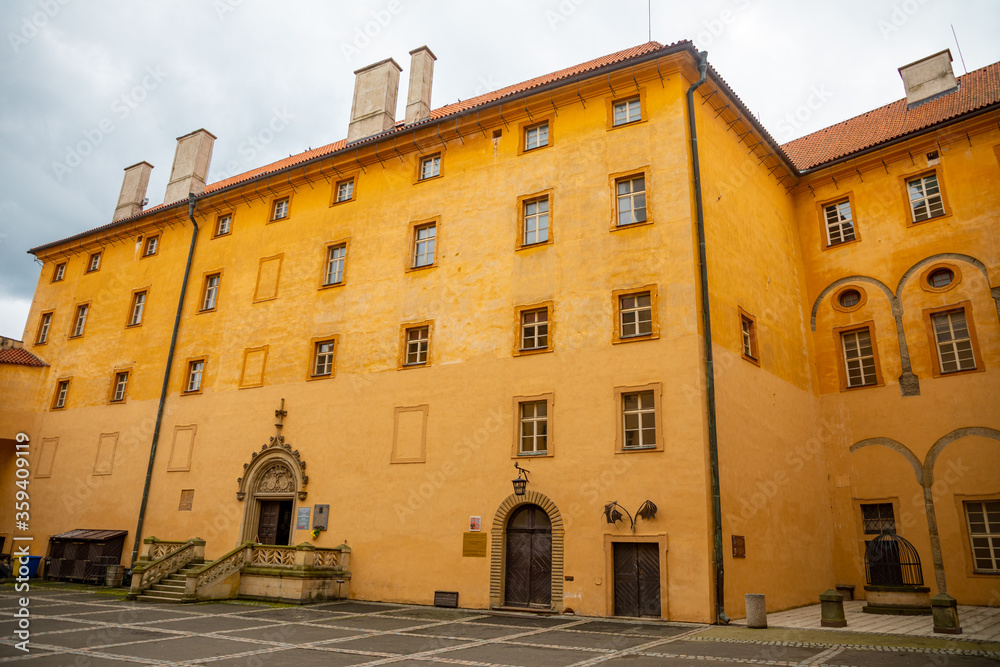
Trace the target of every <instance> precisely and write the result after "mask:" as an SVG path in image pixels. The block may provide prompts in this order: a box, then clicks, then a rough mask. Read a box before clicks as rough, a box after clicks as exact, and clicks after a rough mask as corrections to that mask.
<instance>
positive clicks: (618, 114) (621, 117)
mask: <svg viewBox="0 0 1000 667" xmlns="http://www.w3.org/2000/svg"><path fill="white" fill-rule="evenodd" d="M614 113H615V120H614V125H615V126H616V127H617V126H618V125H625V124H626V123H634V122H635V121H637V120H642V105H641V103H640V100H639V98H638V97H633V98H631V99H627V100H622V101H621V102H615V103H614Z"/></svg>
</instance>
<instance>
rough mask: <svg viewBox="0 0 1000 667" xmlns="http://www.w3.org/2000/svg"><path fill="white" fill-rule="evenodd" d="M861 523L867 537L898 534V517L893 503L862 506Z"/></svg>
mask: <svg viewBox="0 0 1000 667" xmlns="http://www.w3.org/2000/svg"><path fill="white" fill-rule="evenodd" d="M861 522H862V524H863V526H864V530H865V535H880V534H882V533H895V532H896V517H895V515H894V514H893V511H892V503H872V504H867V505H862V506H861Z"/></svg>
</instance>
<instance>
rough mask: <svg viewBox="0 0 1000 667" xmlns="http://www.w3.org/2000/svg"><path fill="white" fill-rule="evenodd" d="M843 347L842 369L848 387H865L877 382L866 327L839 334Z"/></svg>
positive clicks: (873, 356)
mask: <svg viewBox="0 0 1000 667" xmlns="http://www.w3.org/2000/svg"><path fill="white" fill-rule="evenodd" d="M840 339H841V343H842V345H843V348H844V370H845V371H846V373H847V386H848V387H867V386H871V385H876V384H878V373H877V372H876V370H875V349H874V348H873V347H872V338H871V332H870V331H869V330H868V329H860V330H858V331H847V332H844V333H842V334H841V335H840Z"/></svg>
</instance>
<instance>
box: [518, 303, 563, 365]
mask: <svg viewBox="0 0 1000 667" xmlns="http://www.w3.org/2000/svg"><path fill="white" fill-rule="evenodd" d="M540 310H544V311H545V316H546V318H547V322H548V328H547V332H546V342H547V343H548V345H546V346H545V347H539V348H529V349H521V342H522V332H523V316H524V314H525V313H531V312H537V311H540ZM553 313H554V306H553V302H552V301H542V302H541V303H533V304H525V305H522V306H515V307H514V346H513V356H515V357H527V356H531V355H535V354H545V353H546V352H553V351H554V350H555V346H554V344H553V341H554V337H553V335H554V332H555V318H554V316H553Z"/></svg>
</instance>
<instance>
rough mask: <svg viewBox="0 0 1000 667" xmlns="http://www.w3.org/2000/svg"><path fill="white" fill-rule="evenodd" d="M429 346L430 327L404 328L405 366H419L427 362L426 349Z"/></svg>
mask: <svg viewBox="0 0 1000 667" xmlns="http://www.w3.org/2000/svg"><path fill="white" fill-rule="evenodd" d="M429 347H430V328H429V327H413V328H412V329H407V330H406V359H405V361H404V362H403V364H404V365H405V366H419V365H421V364H426V363H427V351H428V349H429Z"/></svg>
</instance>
